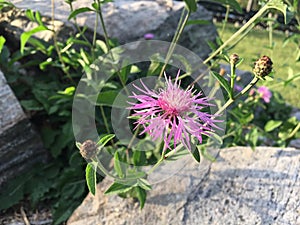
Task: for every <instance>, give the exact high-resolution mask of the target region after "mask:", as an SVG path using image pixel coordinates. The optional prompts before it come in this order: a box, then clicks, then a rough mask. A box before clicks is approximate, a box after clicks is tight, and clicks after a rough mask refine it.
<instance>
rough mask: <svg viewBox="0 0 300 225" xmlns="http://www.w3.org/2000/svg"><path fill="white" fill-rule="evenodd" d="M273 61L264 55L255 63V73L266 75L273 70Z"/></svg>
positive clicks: (260, 75)
mask: <svg viewBox="0 0 300 225" xmlns="http://www.w3.org/2000/svg"><path fill="white" fill-rule="evenodd" d="M272 65H273V62H272V61H271V59H270V58H269V57H268V56H265V55H264V56H263V57H261V58H260V59H258V60H256V62H255V63H254V68H253V73H254V74H255V75H256V76H259V77H265V76H267V75H268V74H269V73H271V71H272V69H273V68H272Z"/></svg>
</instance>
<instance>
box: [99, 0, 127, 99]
mask: <svg viewBox="0 0 300 225" xmlns="http://www.w3.org/2000/svg"><path fill="white" fill-rule="evenodd" d="M97 4H98V6H99V10H98V11H97V14H98V15H99V18H100V22H101V26H102V29H103V33H104V39H105V43H106V45H107V48H108V51H109V54H110V56H111V58H112V60H113V61H115V57H114V55H113V54H112V52H111V47H110V44H109V37H108V32H107V30H106V26H105V23H104V18H103V14H102V7H101V3H100V0H97ZM94 38H95V37H94ZM93 45H94V44H93ZM114 67H115V68H114V69H115V70H116V71H117V73H118V76H119V80H120V82H121V84H122V87H123V88H124V90H125V92H126V94H127V95H129V91H128V89H127V88H126V86H125V85H126V84H125V83H124V81H123V79H122V78H121V73H120V71H119V69H118V68H117V67H116V66H114Z"/></svg>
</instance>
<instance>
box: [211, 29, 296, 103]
mask: <svg viewBox="0 0 300 225" xmlns="http://www.w3.org/2000/svg"><path fill="white" fill-rule="evenodd" d="M216 26H217V28H218V32H219V35H220V36H222V40H223V41H224V40H227V39H228V38H229V37H230V36H231V35H232V34H233V33H234V32H235V31H236V30H237V29H238V28H235V27H234V26H233V25H231V24H227V25H226V29H225V31H224V33H223V35H222V34H221V33H220V32H221V30H222V28H221V24H220V23H218V24H216ZM285 38H286V36H285V34H284V33H283V32H279V31H274V32H273V44H274V47H273V49H270V48H269V47H268V46H270V44H269V33H268V31H267V30H262V29H255V30H252V31H251V32H250V33H249V34H248V35H247V36H246V37H245V38H244V39H243V40H242V41H241V42H239V43H238V44H237V45H236V46H235V47H234V48H233V49H230V52H229V53H230V54H232V53H237V54H238V55H239V56H240V57H242V58H244V62H243V63H242V64H241V65H240V66H239V69H242V70H248V71H251V70H252V67H253V62H254V61H255V60H256V59H258V58H259V57H260V56H262V55H267V56H269V57H270V58H271V59H272V61H273V68H274V71H275V73H274V80H273V81H271V82H268V83H264V84H265V85H267V86H268V87H270V88H271V89H272V90H275V91H279V92H280V93H281V94H282V95H283V97H284V98H285V99H286V101H287V103H289V104H291V105H293V106H295V107H298V108H300V91H299V88H300V79H298V80H296V81H294V82H293V83H292V85H288V86H286V87H284V86H283V85H280V84H278V83H279V82H280V81H281V80H282V79H283V80H286V79H287V78H288V74H289V71H291V70H292V71H293V74H299V73H300V62H298V63H296V62H295V58H296V53H297V51H296V50H297V46H296V45H295V44H294V43H292V42H290V43H288V44H287V45H285V46H283V41H284V39H285ZM260 84H262V83H260Z"/></svg>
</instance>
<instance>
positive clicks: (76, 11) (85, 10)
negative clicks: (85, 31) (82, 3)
mask: <svg viewBox="0 0 300 225" xmlns="http://www.w3.org/2000/svg"><path fill="white" fill-rule="evenodd" d="M93 11H94V10H93V9H91V8H88V7H82V8H79V9H76V10H74V11H73V12H72V13H71V14H70V15H69V17H68V20H70V19H72V18H74V17H76V16H77V15H78V14H80V13H85V12H93Z"/></svg>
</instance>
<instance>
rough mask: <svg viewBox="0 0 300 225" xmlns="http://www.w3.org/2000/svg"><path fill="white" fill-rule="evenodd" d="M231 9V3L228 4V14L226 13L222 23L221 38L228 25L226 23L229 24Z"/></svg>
mask: <svg viewBox="0 0 300 225" xmlns="http://www.w3.org/2000/svg"><path fill="white" fill-rule="evenodd" d="M229 11H230V5H226V14H225V18H224V21H223V25H222V30H221V38H222V36H223V34H224V30H225V27H226V24H227V21H228V17H229Z"/></svg>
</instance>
